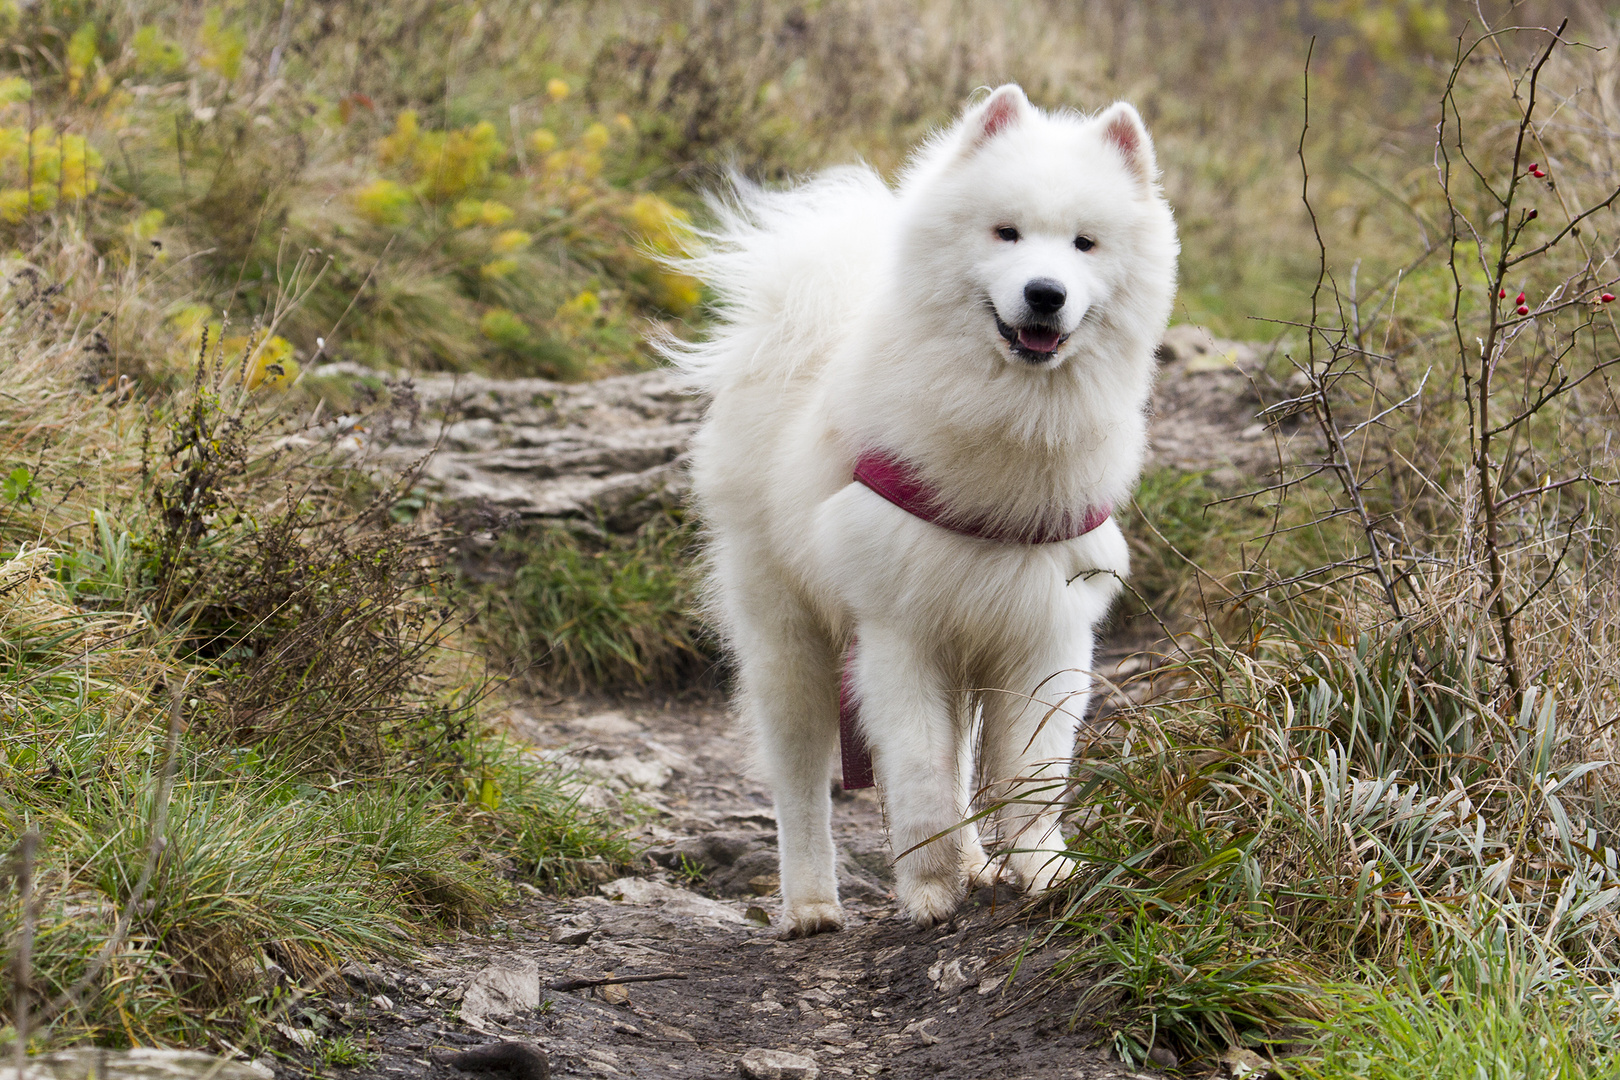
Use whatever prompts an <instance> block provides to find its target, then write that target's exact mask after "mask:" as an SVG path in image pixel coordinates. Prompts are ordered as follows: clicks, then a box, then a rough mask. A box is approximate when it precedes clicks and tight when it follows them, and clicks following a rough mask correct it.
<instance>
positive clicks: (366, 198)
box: [354, 180, 416, 226]
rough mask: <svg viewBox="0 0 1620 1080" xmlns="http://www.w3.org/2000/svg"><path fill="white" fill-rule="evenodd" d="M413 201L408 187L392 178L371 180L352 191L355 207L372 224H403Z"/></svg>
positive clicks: (413, 197)
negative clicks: (357, 189)
mask: <svg viewBox="0 0 1620 1080" xmlns="http://www.w3.org/2000/svg"><path fill="white" fill-rule="evenodd" d="M415 203H416V196H414V195H412V194H411V191H410V189H409V188H407V187H405V186H404V185H403V184H397V183H395V182H394V181H392V180H373V181H372V182H371V183H369V184H366V185H365V186H363V187H361V188H360V190H359V191H356V192H355V193H354V204H355V208H356V209H358V210H359V211H360V213H361V214H363V215H365V217H366V219H367V220H368V221H370V222H371V223H372V224H374V225H388V226H399V225H403V224H405V222H406V221H407V220H409V218H410V212H411V207H412V206H413V205H415Z"/></svg>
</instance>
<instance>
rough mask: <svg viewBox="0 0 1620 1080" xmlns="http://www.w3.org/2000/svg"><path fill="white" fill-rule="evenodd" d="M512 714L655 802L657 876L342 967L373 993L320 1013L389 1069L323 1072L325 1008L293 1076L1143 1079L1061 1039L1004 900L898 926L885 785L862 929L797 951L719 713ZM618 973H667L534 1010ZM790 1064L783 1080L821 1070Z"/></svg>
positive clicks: (605, 781) (854, 843) (851, 857)
mask: <svg viewBox="0 0 1620 1080" xmlns="http://www.w3.org/2000/svg"><path fill="white" fill-rule="evenodd" d="M511 722H512V726H513V728H514V730H515V732H516V733H517V734H519V735H520V736H522V737H524V738H526V739H527V740H528V741H530V742H532V743H533V744H534V745H535V746H536V747H537V752H542V753H551V754H566V755H567V756H568V757H569V758H570V759H572V760H574V761H577V762H578V763H579V765H580V766H581V768H582V769H583V770H585V771H586V772H587V773H589V774H590V775H592V777H593V778H594V779H595V780H596V781H598V783H597V785H596V786H595V787H593V789H592V790H591V791H590V793H589V797H590V798H594V799H600V800H603V801H606V800H607V798H608V797H609V796H610V795H611V796H615V797H616V796H628V797H629V798H630V799H632V800H635V801H637V802H639V803H641V804H642V805H643V806H644V807H645V808H646V810H647V811H648V816H647V817H646V819H645V820H644V821H643V822H642V823H641V824H639V825H638V826H636V828H637V829H638V831H639V832H640V834H641V835H642V837H643V838H644V840H645V842H647V843H648V844H649V845H650V847H649V851H648V855H649V858H650V860H651V862H652V863H653V865H652V866H651V868H650V872H649V873H648V874H646V875H645V876H643V877H639V878H635V879H631V880H629V881H627V882H607V883H603V885H602V886H600V887H599V889H598V895H594V896H584V897H579V898H575V899H568V900H558V899H553V898H549V897H545V896H541V895H539V894H538V893H537V892H534V891H526V895H525V896H524V898H523V900H522V901H521V902H519V903H518V904H516V905H515V906H513V907H512V908H511V909H510V910H509V911H508V912H506V913H505V917H504V919H503V920H502V921H500V922H498V923H497V924H496V926H495V927H494V929H492V930H491V931H489V932H487V933H484V934H481V935H467V936H463V937H462V938H461V939H460V940H457V941H454V942H448V943H444V944H441V945H438V946H435V947H432V948H430V949H428V950H427V951H426V953H425V955H424V956H423V957H422V959H421V960H420V961H418V962H416V963H412V964H408V965H405V966H388V967H385V968H372V969H365V968H360V967H353V968H351V969H349V971H348V972H347V974H348V981H349V982H350V983H351V984H352V985H354V986H355V987H356V988H357V990H358V992H357V993H356V994H355V996H354V997H353V998H352V999H351V1000H350V1001H349V1002H348V1003H346V1004H343V1005H340V1006H339V1007H338V1009H339V1011H338V1013H337V1014H335V1015H334V1014H332V1013H330V1012H328V1013H327V1014H326V1017H325V1020H326V1023H327V1025H329V1026H327V1027H326V1029H325V1031H324V1035H325V1036H326V1037H327V1038H330V1037H331V1036H333V1035H335V1034H340V1033H343V1032H344V1031H347V1032H348V1033H350V1034H351V1036H352V1037H353V1038H354V1039H355V1041H357V1042H359V1041H366V1042H369V1043H370V1044H371V1045H372V1047H373V1048H374V1049H375V1050H377V1051H380V1053H379V1056H378V1057H377V1058H376V1060H375V1061H374V1062H372V1063H370V1064H368V1065H364V1066H361V1067H359V1068H344V1067H338V1066H335V1065H328V1066H326V1067H324V1068H318V1069H317V1068H315V1067H314V1063H313V1060H312V1057H311V1055H310V1054H308V1053H304V1052H301V1051H300V1050H299V1048H298V1047H297V1046H296V1045H294V1043H295V1042H296V1040H297V1039H306V1038H307V1037H305V1036H303V1035H302V1034H301V1030H300V1029H307V1027H306V1025H309V1024H310V1023H311V1021H313V1020H314V1017H313V1016H305V1017H302V1018H300V1017H299V1016H296V1015H295V1016H293V1017H289V1024H288V1025H287V1026H288V1028H290V1029H291V1032H290V1034H292V1035H293V1036H294V1037H293V1039H290V1040H288V1044H287V1049H288V1050H289V1052H290V1060H283V1061H280V1062H277V1063H276V1065H277V1071H278V1073H280V1074H281V1075H284V1076H285V1075H289V1074H304V1075H311V1074H315V1073H320V1074H322V1075H326V1076H354V1077H373V1078H388V1077H400V1076H411V1077H432V1078H445V1080H448V1078H450V1077H467V1076H471V1075H475V1074H473V1073H468V1072H462V1071H459V1070H457V1069H455V1068H452V1067H451V1066H449V1065H447V1064H445V1063H443V1061H442V1060H440V1059H441V1058H442V1057H443V1056H444V1054H445V1053H446V1052H453V1051H457V1050H461V1049H465V1048H467V1047H472V1046H477V1045H481V1044H489V1043H492V1042H494V1041H495V1040H498V1039H520V1040H527V1041H529V1042H532V1043H533V1044H535V1045H537V1046H539V1047H541V1048H543V1049H544V1050H545V1051H546V1053H547V1055H548V1056H549V1059H550V1067H551V1074H552V1075H553V1076H556V1077H618V1076H624V1077H671V1078H674V1077H692V1078H699V1077H715V1078H718V1077H738V1076H748V1075H751V1073H750V1072H749V1071H748V1068H754V1066H755V1064H756V1062H754V1061H750V1062H748V1063H747V1066H748V1068H745V1063H744V1059H745V1058H746V1057H748V1056H749V1054H750V1052H751V1051H757V1050H777V1051H784V1052H787V1053H790V1054H793V1055H797V1056H799V1057H800V1058H805V1059H809V1060H810V1061H812V1062H813V1063H814V1067H815V1070H816V1071H817V1072H819V1075H821V1076H823V1077H836V1076H892V1077H940V1078H952V1080H955V1078H961V1080H967V1078H978V1077H998V1078H1008V1080H1018V1078H1028V1080H1048V1078H1050V1080H1059V1078H1062V1080H1092V1078H1103V1077H1110V1078H1112V1077H1131V1076H1144V1075H1146V1074H1145V1073H1143V1072H1142V1071H1140V1070H1132V1069H1128V1068H1126V1067H1124V1066H1123V1065H1122V1064H1121V1063H1120V1062H1119V1061H1118V1060H1117V1059H1116V1058H1112V1057H1111V1055H1109V1054H1108V1053H1106V1052H1105V1051H1104V1049H1102V1048H1100V1047H1099V1046H1098V1045H1097V1043H1098V1036H1097V1033H1096V1032H1094V1031H1088V1030H1086V1029H1085V1028H1084V1025H1083V1024H1082V1025H1080V1026H1079V1029H1078V1030H1074V1031H1071V1030H1070V1025H1069V1023H1068V1021H1069V1015H1070V1010H1071V1009H1072V1007H1073V997H1072V995H1069V994H1061V993H1060V994H1049V995H1047V996H1045V997H1040V998H1038V999H1036V1000H1028V998H1029V995H1030V993H1031V991H1032V990H1038V989H1040V988H1042V987H1044V986H1045V984H1044V983H1041V982H1040V981H1039V980H1038V976H1039V974H1040V973H1042V972H1044V971H1045V970H1047V969H1048V968H1049V967H1050V965H1051V963H1052V962H1053V960H1054V959H1056V958H1057V957H1058V956H1059V955H1061V953H1060V951H1059V950H1058V949H1056V948H1054V947H1046V948H1042V947H1040V944H1039V942H1035V941H1033V940H1032V932H1033V931H1032V929H1031V926H1030V925H1029V924H1028V923H1027V922H1026V921H1025V920H1024V918H1023V917H1021V913H1023V912H1024V909H1023V906H1022V902H1021V900H1020V898H1019V897H1018V896H1017V895H1016V894H1014V893H1012V892H1011V891H1010V890H1008V889H1006V888H1005V887H1002V888H999V889H997V890H990V889H983V890H980V892H979V893H978V894H976V895H975V896H973V897H971V898H970V900H969V903H968V904H967V905H966V906H965V907H964V908H963V910H962V912H961V914H960V916H959V918H958V919H957V920H956V922H955V924H954V925H947V926H942V927H936V928H934V929H932V930H926V931H920V930H916V929H914V928H912V927H911V925H910V924H909V923H907V922H904V921H902V920H901V919H899V918H898V916H897V914H896V907H895V903H894V900H893V896H892V893H891V891H890V886H891V880H892V879H891V876H890V873H889V867H888V862H889V851H888V847H887V844H886V841H885V837H884V831H883V822H882V814H881V810H880V807H879V803H878V801H877V799H876V797H875V795H874V793H873V792H872V791H870V790H868V791H860V792H853V793H847V794H846V793H840V795H839V797H838V798H837V799H835V801H834V823H835V824H834V828H835V833H836V837H837V840H838V844H839V847H840V850H841V853H842V855H841V865H840V878H841V890H842V892H843V895H844V897H845V905H846V910H847V911H848V914H849V925H848V927H847V928H846V929H845V930H844V931H842V932H841V933H836V934H825V935H821V936H819V937H814V938H810V939H808V940H802V941H784V940H781V938H780V936H779V933H778V931H776V930H775V929H773V928H772V927H770V926H768V925H763V924H761V922H760V921H758V920H760V919H762V918H763V917H765V916H769V917H771V918H773V919H774V918H775V917H776V916H777V914H778V908H779V905H780V897H779V896H778V895H776V892H775V886H776V880H775V874H776V847H775V819H774V817H773V815H772V811H771V801H770V798H769V796H768V794H767V792H766V790H765V788H764V787H763V786H762V785H761V784H760V783H759V782H757V781H756V780H754V779H752V778H750V777H749V775H748V774H747V771H746V767H745V762H746V756H747V755H746V752H745V746H744V742H743V739H742V738H741V737H740V736H739V734H738V733H737V732H736V731H735V730H734V727H733V724H732V721H731V719H730V717H729V716H728V715H727V712H726V709H725V706H724V704H723V703H721V702H718V701H699V702H695V703H694V702H685V703H652V702H636V701H619V702H596V703H591V704H586V703H577V702H562V703H554V704H551V705H545V704H541V703H530V704H529V705H528V706H527V707H525V708H522V709H518V710H514V712H513V714H512V716H511ZM611 897H620V898H619V899H614V898H611ZM609 975H611V976H615V977H619V978H626V977H630V978H633V977H635V976H642V975H659V976H670V977H668V978H662V979H658V980H654V981H645V982H628V983H621V984H618V985H616V986H612V985H610V986H606V987H580V988H576V989H572V990H557V989H540V992H539V995H538V1004H535V1003H534V1002H532V1001H525V1000H522V999H523V996H524V993H525V992H526V991H525V990H524V987H526V986H535V985H536V984H537V986H538V987H539V988H545V987H548V986H550V985H551V984H557V983H561V982H563V981H564V980H576V981H578V980H599V979H603V978H606V977H607V976H609ZM490 988H494V994H493V997H492V995H491V993H490ZM503 988H504V989H505V991H506V995H505V996H503V994H502V993H501V991H502V989H503ZM368 996H369V997H368ZM514 998H515V999H516V1000H513V999H514ZM492 1000H493V1002H494V1005H493V1008H492V1010H491V1011H489V1012H482V1013H481V1010H482V1009H483V1008H484V1007H485V1006H487V1005H489V1004H490V1002H491V1001H492ZM755 1056H756V1057H758V1055H755ZM300 1063H301V1064H300ZM792 1065H793V1063H792V1061H791V1060H789V1068H788V1070H787V1071H783V1072H781V1073H780V1074H779V1075H781V1076H784V1077H788V1076H799V1075H809V1073H808V1072H803V1071H800V1072H795V1071H793V1069H792ZM753 1074H755V1075H771V1073H770V1070H769V1068H768V1066H767V1067H765V1068H764V1069H763V1071H761V1070H760V1069H757V1068H755V1069H754V1073H753ZM490 1075H498V1074H496V1073H491V1074H490Z"/></svg>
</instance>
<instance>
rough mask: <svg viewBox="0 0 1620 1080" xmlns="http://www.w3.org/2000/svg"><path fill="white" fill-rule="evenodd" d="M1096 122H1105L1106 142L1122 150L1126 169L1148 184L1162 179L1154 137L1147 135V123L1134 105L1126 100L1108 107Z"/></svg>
mask: <svg viewBox="0 0 1620 1080" xmlns="http://www.w3.org/2000/svg"><path fill="white" fill-rule="evenodd" d="M1097 122H1098V123H1099V124H1101V125H1102V134H1103V142H1105V143H1107V144H1108V145H1109V146H1112V147H1113V148H1114V149H1115V150H1118V151H1119V155H1120V157H1122V158H1124V159H1125V168H1126V169H1128V170H1130V173H1131V175H1132V176H1134V177H1136V179H1137V180H1138V181H1140V182H1141V184H1142V186H1143V187H1149V186H1151V185H1152V183H1153V181H1155V180H1157V179H1158V178H1159V166H1158V164H1157V163H1156V162H1155V161H1154V159H1153V140H1152V139H1150V138H1148V133H1147V126H1146V125H1145V124H1143V123H1142V117H1141V115H1140V114H1138V113H1137V111H1136V109H1135V107H1133V106H1132V105H1131V104H1130V103H1129V102H1126V101H1116V102H1114V103H1113V104H1112V105H1110V106H1108V108H1107V110H1106V111H1105V112H1104V113H1103V114H1102V115H1101V116H1099V117H1097Z"/></svg>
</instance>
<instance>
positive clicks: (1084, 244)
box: [1074, 236, 1097, 251]
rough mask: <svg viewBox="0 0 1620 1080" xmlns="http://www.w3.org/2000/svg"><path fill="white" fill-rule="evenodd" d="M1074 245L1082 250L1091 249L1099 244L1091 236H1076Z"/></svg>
mask: <svg viewBox="0 0 1620 1080" xmlns="http://www.w3.org/2000/svg"><path fill="white" fill-rule="evenodd" d="M1074 246H1075V247H1076V248H1078V249H1079V250H1081V251H1090V250H1091V249H1092V248H1094V247H1096V246H1097V244H1096V242H1095V241H1094V240H1092V239H1091V237H1089V236H1077V237H1075V238H1074Z"/></svg>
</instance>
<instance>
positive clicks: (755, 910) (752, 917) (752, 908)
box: [743, 904, 771, 926]
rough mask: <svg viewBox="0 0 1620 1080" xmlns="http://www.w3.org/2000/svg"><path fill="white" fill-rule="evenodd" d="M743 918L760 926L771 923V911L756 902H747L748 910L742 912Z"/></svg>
mask: <svg viewBox="0 0 1620 1080" xmlns="http://www.w3.org/2000/svg"><path fill="white" fill-rule="evenodd" d="M743 918H745V919H747V920H748V921H749V922H751V923H758V924H759V925H761V926H769V925H771V913H770V912H768V911H766V910H765V909H764V908H762V907H760V906H759V905H758V904H749V905H748V910H747V911H745V912H743Z"/></svg>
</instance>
